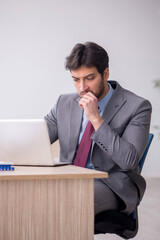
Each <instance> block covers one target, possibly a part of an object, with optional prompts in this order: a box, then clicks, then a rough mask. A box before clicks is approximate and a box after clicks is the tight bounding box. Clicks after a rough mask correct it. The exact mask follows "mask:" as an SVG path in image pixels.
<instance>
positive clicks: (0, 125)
mask: <svg viewBox="0 0 160 240" xmlns="http://www.w3.org/2000/svg"><path fill="white" fill-rule="evenodd" d="M53 155H54V154H53V152H52V148H51V144H50V139H49V134H48V128H47V124H46V122H45V120H44V119H14V120H0V161H1V162H9V163H10V162H11V163H13V164H14V165H29V166H56V165H63V164H71V162H60V160H59V158H54V157H53Z"/></svg>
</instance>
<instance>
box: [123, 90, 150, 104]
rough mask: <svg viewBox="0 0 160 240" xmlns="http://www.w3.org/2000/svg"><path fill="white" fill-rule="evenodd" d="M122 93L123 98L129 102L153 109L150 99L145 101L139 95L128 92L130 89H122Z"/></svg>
mask: <svg viewBox="0 0 160 240" xmlns="http://www.w3.org/2000/svg"><path fill="white" fill-rule="evenodd" d="M122 91H123V97H124V99H125V98H126V99H127V101H130V102H131V103H133V104H136V105H137V104H142V103H143V104H146V105H148V106H150V107H151V103H150V101H149V100H148V99H145V98H143V97H141V96H139V95H137V94H136V93H134V92H132V91H130V90H128V89H125V88H122Z"/></svg>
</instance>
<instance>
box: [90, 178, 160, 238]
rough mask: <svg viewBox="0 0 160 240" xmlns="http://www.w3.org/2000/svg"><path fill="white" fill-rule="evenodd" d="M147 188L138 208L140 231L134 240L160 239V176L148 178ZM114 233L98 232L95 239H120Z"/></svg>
mask: <svg viewBox="0 0 160 240" xmlns="http://www.w3.org/2000/svg"><path fill="white" fill-rule="evenodd" d="M146 181H147V189H146V192H145V195H144V198H143V200H142V202H141V204H140V206H139V208H138V214H139V231H138V234H137V236H136V237H135V238H132V239H134V240H159V239H160V178H150V179H146ZM120 239H122V238H120V237H118V236H117V235H113V234H98V235H95V236H94V240H120Z"/></svg>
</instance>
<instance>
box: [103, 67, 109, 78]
mask: <svg viewBox="0 0 160 240" xmlns="http://www.w3.org/2000/svg"><path fill="white" fill-rule="evenodd" d="M103 78H104V80H105V81H107V80H108V78H109V68H108V67H107V68H106V69H105V70H104V72H103Z"/></svg>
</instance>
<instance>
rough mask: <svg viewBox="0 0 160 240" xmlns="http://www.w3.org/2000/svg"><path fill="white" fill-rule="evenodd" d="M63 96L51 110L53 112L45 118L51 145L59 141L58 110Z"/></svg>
mask: <svg viewBox="0 0 160 240" xmlns="http://www.w3.org/2000/svg"><path fill="white" fill-rule="evenodd" d="M60 98H61V96H60V97H59V98H58V100H57V103H56V104H55V106H54V107H53V108H52V109H51V111H50V112H49V113H48V114H47V115H46V116H45V117H44V120H45V121H46V123H47V127H48V133H49V137H50V142H51V144H52V143H54V142H55V141H56V140H57V139H58V127H57V108H58V103H59V100H60Z"/></svg>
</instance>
